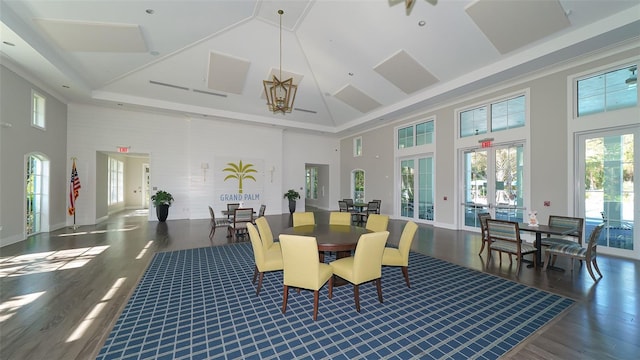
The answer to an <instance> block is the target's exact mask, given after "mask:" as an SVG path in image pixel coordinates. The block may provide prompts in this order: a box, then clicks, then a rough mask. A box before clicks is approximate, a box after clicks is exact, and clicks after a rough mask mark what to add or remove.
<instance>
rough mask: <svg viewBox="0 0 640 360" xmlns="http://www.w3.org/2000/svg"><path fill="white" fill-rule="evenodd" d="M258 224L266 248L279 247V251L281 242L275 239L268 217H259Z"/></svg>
mask: <svg viewBox="0 0 640 360" xmlns="http://www.w3.org/2000/svg"><path fill="white" fill-rule="evenodd" d="M256 226H257V227H258V232H259V233H260V239H262V245H264V247H265V249H267V250H271V249H278V251H279V250H280V243H278V242H274V241H273V232H272V231H271V226H270V225H269V222H268V221H267V218H266V217H264V216H263V217H259V218H257V219H256Z"/></svg>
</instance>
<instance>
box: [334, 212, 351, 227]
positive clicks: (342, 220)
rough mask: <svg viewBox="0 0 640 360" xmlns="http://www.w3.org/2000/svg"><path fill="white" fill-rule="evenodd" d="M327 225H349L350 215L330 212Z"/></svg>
mask: <svg viewBox="0 0 640 360" xmlns="http://www.w3.org/2000/svg"><path fill="white" fill-rule="evenodd" d="M329 225H351V214H350V213H348V212H337V211H332V212H331V213H329Z"/></svg>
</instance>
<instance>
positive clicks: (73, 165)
mask: <svg viewBox="0 0 640 360" xmlns="http://www.w3.org/2000/svg"><path fill="white" fill-rule="evenodd" d="M76 160H78V158H77V157H75V156H74V157H71V161H72V163H73V164H72V165H71V166H72V169H75V168H76ZM76 171H77V170H76ZM72 172H73V170H72ZM76 176H77V175H76ZM72 177H73V174H72ZM69 191H73V178H72V179H71V187H70V190H69ZM69 196H74V195H72V194H70V195H69ZM77 229H78V226H77V225H76V206H75V203H74V204H73V230H74V231H75V230H77Z"/></svg>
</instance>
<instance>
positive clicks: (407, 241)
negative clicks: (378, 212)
mask: <svg viewBox="0 0 640 360" xmlns="http://www.w3.org/2000/svg"><path fill="white" fill-rule="evenodd" d="M417 230H418V225H417V224H416V223H415V222H413V221H409V222H407V223H406V224H405V225H404V229H403V230H402V235H400V242H399V244H398V248H397V249H396V248H392V247H386V248H384V253H383V254H382V265H383V266H400V267H402V275H404V281H405V282H406V283H407V287H408V288H410V287H411V284H410V283H409V250H411V243H412V242H413V238H414V237H415V235H416V231H417Z"/></svg>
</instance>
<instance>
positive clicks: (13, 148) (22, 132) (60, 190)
mask: <svg viewBox="0 0 640 360" xmlns="http://www.w3.org/2000/svg"><path fill="white" fill-rule="evenodd" d="M14 70H16V69H9V68H7V67H5V66H4V65H3V66H0V78H1V79H2V81H0V123H2V125H0V227H2V230H1V231H0V246H4V245H8V244H11V243H14V242H18V241H21V240H23V239H24V232H25V213H26V205H25V203H26V201H25V175H26V173H25V171H26V160H25V159H26V157H27V156H28V155H29V154H32V153H36V154H38V155H40V156H44V157H46V159H47V160H48V161H49V188H48V189H45V191H46V192H47V193H48V194H49V196H48V205H47V204H45V206H43V207H44V209H43V211H45V212H46V214H47V215H46V216H45V217H44V218H43V222H46V224H43V229H47V228H48V229H49V230H56V229H59V228H61V227H63V226H64V225H65V221H67V220H69V219H73V218H72V217H70V216H68V214H67V204H68V203H67V199H68V196H69V192H68V191H69V176H70V173H71V164H70V163H68V161H69V159H67V158H66V157H67V154H66V143H67V136H66V134H67V128H66V126H67V124H66V118H67V106H66V104H64V103H63V102H61V101H60V100H58V99H57V98H56V97H55V96H53V95H52V94H51V93H50V92H47V91H45V90H44V89H42V88H40V87H38V86H37V85H35V83H34V82H32V81H30V80H28V79H26V78H24V77H23V76H22V74H18V73H16V72H14ZM32 90H36V91H38V93H39V94H41V95H43V96H44V97H45V99H46V100H45V101H46V105H45V107H46V110H45V117H46V129H45V130H41V129H37V128H35V127H33V126H31V91H32Z"/></svg>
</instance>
